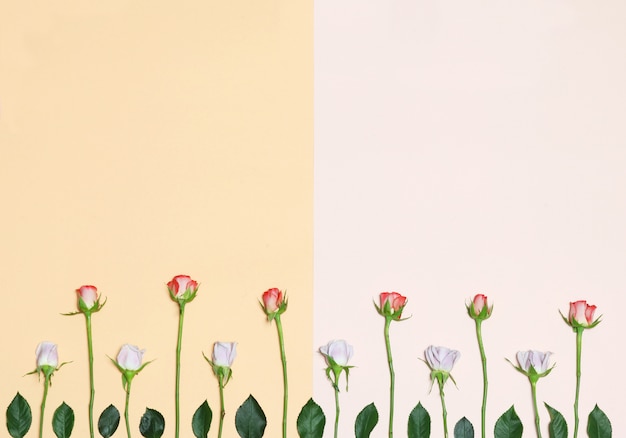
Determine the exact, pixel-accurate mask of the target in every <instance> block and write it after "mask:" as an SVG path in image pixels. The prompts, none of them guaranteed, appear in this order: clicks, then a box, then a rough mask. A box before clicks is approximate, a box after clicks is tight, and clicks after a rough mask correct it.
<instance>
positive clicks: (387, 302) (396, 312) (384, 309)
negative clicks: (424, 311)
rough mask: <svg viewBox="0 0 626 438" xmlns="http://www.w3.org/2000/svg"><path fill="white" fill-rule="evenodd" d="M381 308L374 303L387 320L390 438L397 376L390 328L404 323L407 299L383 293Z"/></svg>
mask: <svg viewBox="0 0 626 438" xmlns="http://www.w3.org/2000/svg"><path fill="white" fill-rule="evenodd" d="M379 300H380V306H379V305H377V304H376V302H374V307H376V311H377V312H378V314H379V315H381V316H382V317H384V318H385V330H384V337H385V348H386V350H387V364H388V365H389V438H392V437H393V410H394V398H395V395H394V392H395V385H396V374H395V372H394V369H393V357H392V356H391V343H390V341H389V327H390V326H391V321H403V319H401V316H402V311H403V310H404V307H405V306H406V303H407V299H406V297H405V296H403V295H400V294H399V293H397V292H382V293H381V294H380V297H379Z"/></svg>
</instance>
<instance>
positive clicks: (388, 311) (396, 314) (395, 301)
mask: <svg viewBox="0 0 626 438" xmlns="http://www.w3.org/2000/svg"><path fill="white" fill-rule="evenodd" d="M379 298H380V307H379V306H378V305H376V303H374V306H375V307H376V310H377V311H378V313H379V314H380V315H381V316H384V317H385V318H391V319H393V320H395V321H399V320H400V317H401V316H402V311H403V310H404V307H405V306H406V304H407V298H406V297H405V296H404V295H400V294H399V293H398V292H381V294H380V297H379Z"/></svg>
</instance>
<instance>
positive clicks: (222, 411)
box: [217, 374, 226, 438]
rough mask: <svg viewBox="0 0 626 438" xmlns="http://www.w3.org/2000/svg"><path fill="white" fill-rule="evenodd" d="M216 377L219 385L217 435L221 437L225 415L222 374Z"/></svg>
mask: <svg viewBox="0 0 626 438" xmlns="http://www.w3.org/2000/svg"><path fill="white" fill-rule="evenodd" d="M217 379H218V381H219V387H220V425H219V431H218V432H217V437H218V438H222V427H223V426H224V416H225V415H226V410H225V409H224V376H223V375H221V374H219V375H218V377H217Z"/></svg>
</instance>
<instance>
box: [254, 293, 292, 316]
mask: <svg viewBox="0 0 626 438" xmlns="http://www.w3.org/2000/svg"><path fill="white" fill-rule="evenodd" d="M259 305H260V306H261V309H263V313H265V314H266V315H267V320H268V321H269V322H272V321H273V320H274V319H275V318H276V317H277V316H279V315H282V314H283V313H285V311H286V310H287V291H284V292H283V302H282V303H281V304H280V306H278V309H276V311H275V312H268V311H267V310H266V309H265V305H264V304H263V302H262V301H260V300H259Z"/></svg>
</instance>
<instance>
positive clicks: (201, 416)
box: [191, 400, 213, 438]
mask: <svg viewBox="0 0 626 438" xmlns="http://www.w3.org/2000/svg"><path fill="white" fill-rule="evenodd" d="M211 420H213V412H212V411H211V408H210V407H209V403H208V402H207V401H206V400H205V401H204V403H202V404H201V405H200V406H198V409H196V412H195V413H194V414H193V418H192V419H191V428H192V429H193V434H194V436H195V437H196V438H207V435H208V434H209V430H210V429H211Z"/></svg>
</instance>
